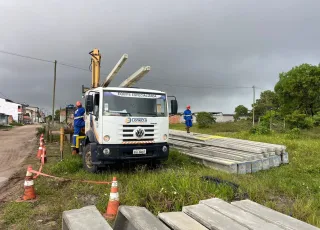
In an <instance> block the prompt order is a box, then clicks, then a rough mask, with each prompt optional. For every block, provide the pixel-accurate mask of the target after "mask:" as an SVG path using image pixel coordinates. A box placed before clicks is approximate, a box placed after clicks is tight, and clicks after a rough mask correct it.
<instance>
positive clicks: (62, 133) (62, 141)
mask: <svg viewBox="0 0 320 230" xmlns="http://www.w3.org/2000/svg"><path fill="white" fill-rule="evenodd" d="M63 144H64V128H63V127H61V128H60V158H61V159H60V160H61V161H62V160H63Z"/></svg>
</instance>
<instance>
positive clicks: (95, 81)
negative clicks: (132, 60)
mask: <svg viewBox="0 0 320 230" xmlns="http://www.w3.org/2000/svg"><path fill="white" fill-rule="evenodd" d="M89 54H90V55H91V66H92V70H91V71H92V83H91V88H97V87H99V86H102V87H107V86H108V85H109V84H110V83H111V81H112V80H113V79H114V77H115V76H116V74H117V73H118V72H119V70H120V69H121V67H122V66H123V64H124V63H125V62H126V60H127V59H128V54H124V55H122V57H121V58H120V60H119V61H118V63H117V64H116V65H115V66H114V67H113V69H112V70H111V72H110V73H109V74H108V76H107V77H106V79H105V81H104V82H103V84H102V85H100V64H101V54H100V52H99V50H98V49H93V50H92V51H91V52H90V53H89ZM150 70H151V67H150V66H142V67H141V68H140V69H139V70H137V71H136V72H135V73H133V74H132V75H131V76H130V77H128V78H127V79H126V80H124V81H123V82H122V83H121V84H120V85H119V87H132V86H133V85H134V84H135V83H137V82H138V81H139V80H140V79H141V78H143V77H144V76H145V75H146V74H147V73H148V72H149V71H150ZM86 90H88V88H85V87H84V86H82V92H83V93H84V92H85V91H86Z"/></svg>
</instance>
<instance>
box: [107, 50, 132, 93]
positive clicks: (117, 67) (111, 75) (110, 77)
mask: <svg viewBox="0 0 320 230" xmlns="http://www.w3.org/2000/svg"><path fill="white" fill-rule="evenodd" d="M127 59H128V54H124V55H122V57H121V58H120V60H119V61H118V63H117V64H116V65H115V66H114V67H113V69H112V70H111V72H110V73H109V75H108V76H107V77H106V80H105V81H104V83H103V84H102V87H107V86H108V85H109V84H110V82H111V81H112V80H113V78H114V77H115V76H116V74H117V73H118V72H119V70H120V69H121V67H122V66H123V64H124V63H125V62H126V60H127Z"/></svg>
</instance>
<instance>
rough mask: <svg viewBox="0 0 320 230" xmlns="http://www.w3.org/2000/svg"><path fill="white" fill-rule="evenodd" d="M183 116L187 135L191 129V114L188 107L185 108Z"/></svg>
mask: <svg viewBox="0 0 320 230" xmlns="http://www.w3.org/2000/svg"><path fill="white" fill-rule="evenodd" d="M183 115H184V116H183V118H184V120H185V121H186V122H185V123H186V130H187V133H190V127H192V112H191V110H190V105H188V106H187V109H186V110H185V111H184V112H183Z"/></svg>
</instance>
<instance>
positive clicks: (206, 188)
mask: <svg viewBox="0 0 320 230" xmlns="http://www.w3.org/2000/svg"><path fill="white" fill-rule="evenodd" d="M223 126H225V128H223ZM239 126H241V127H247V129H246V130H243V131H242V132H239V131H238V129H239ZM249 127H250V125H249V122H248V121H242V122H239V123H226V124H213V125H212V126H211V127H210V128H206V129H198V128H197V127H196V126H195V127H193V128H192V129H193V130H192V131H199V132H202V133H209V134H215V135H223V136H229V137H236V138H242V139H249V140H256V141H264V142H269V143H277V144H284V145H286V146H287V148H288V152H289V158H290V163H289V164H288V165H283V166H281V167H277V168H273V169H270V170H267V171H261V172H258V173H255V174H249V175H232V174H228V173H224V172H220V171H216V170H213V169H210V168H206V167H205V166H203V165H200V164H197V163H195V162H194V161H193V160H192V159H191V158H189V157H188V156H185V155H182V154H180V153H179V152H178V151H175V150H173V149H172V150H171V152H170V158H169V160H168V161H167V162H166V163H165V164H164V165H163V166H162V167H161V168H157V169H152V168H149V167H148V166H145V165H131V166H125V167H124V168H118V169H115V168H113V169H108V170H106V171H102V172H101V173H99V174H90V173H87V172H85V171H84V170H83V169H82V163H81V158H80V157H79V156H72V155H71V152H70V146H69V145H66V146H65V150H64V153H65V158H64V160H63V161H60V153H59V144H58V142H57V141H58V136H54V140H55V142H54V143H50V144H48V145H47V154H48V163H47V164H45V167H44V170H43V172H45V173H48V174H51V175H55V176H60V177H65V178H72V179H77V180H81V179H86V180H96V181H111V180H112V177H113V176H116V177H117V179H118V184H119V194H120V202H121V204H125V205H137V206H145V207H146V208H148V209H149V210H150V211H151V212H152V213H153V214H155V215H157V214H158V213H159V212H165V211H180V210H181V208H182V206H184V205H192V204H196V203H198V202H199V200H201V199H208V198H212V197H219V198H221V199H224V200H226V201H233V200H238V199H246V198H249V199H251V200H253V201H256V202H258V203H260V204H263V205H266V206H268V207H271V208H273V209H275V210H278V211H280V212H282V213H285V214H287V215H290V216H293V217H295V218H298V219H300V220H303V221H306V222H308V223H310V224H313V225H315V226H318V227H320V176H319V175H320V169H319V165H320V158H319V157H318V156H319V149H320V142H319V141H318V138H319V129H312V130H308V131H303V132H301V133H299V134H297V136H295V135H296V134H295V135H290V134H288V133H272V134H268V135H257V134H252V133H250V128H249ZM171 128H175V129H181V130H182V129H184V127H183V125H174V126H171ZM232 131H233V132H232ZM39 132H41V130H39ZM34 158H35V156H32V157H31V158H30V159H29V163H31V164H32V165H33V167H34V168H38V167H39V163H38V161H36V160H35V159H34ZM205 176H210V177H212V178H215V179H219V180H224V181H227V182H232V183H235V184H236V185H239V188H236V187H234V186H230V184H229V183H223V181H222V182H221V183H218V184H216V183H215V182H213V181H207V180H204V179H203V177H205ZM20 188H21V189H20V194H15V195H14V196H13V195H12V196H11V197H10V199H11V200H15V199H16V198H17V197H18V196H20V195H22V193H23V182H22V184H21V186H20ZM35 188H36V193H37V195H38V196H39V200H38V201H36V202H34V203H15V202H4V203H3V204H1V206H0V210H1V211H0V219H2V223H1V224H2V227H3V228H4V229H12V228H14V229H60V227H61V217H62V212H63V211H64V210H70V209H74V208H81V207H83V206H86V205H91V204H93V205H96V206H97V208H98V209H99V211H100V212H102V213H103V212H105V208H106V205H107V203H108V199H109V193H110V186H108V185H96V184H86V183H81V182H76V181H59V180H55V179H50V178H46V177H42V176H40V177H39V178H38V179H36V180H35ZM10 199H9V200H10ZM1 224H0V227H1Z"/></svg>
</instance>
